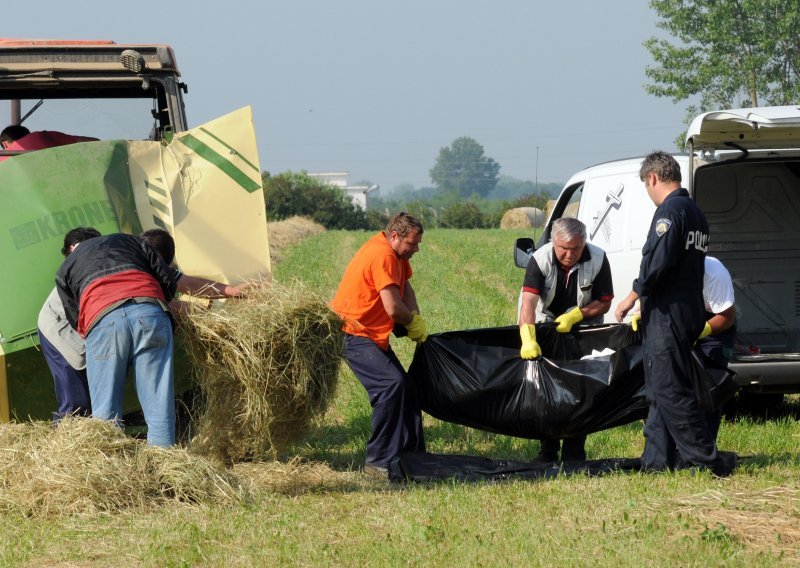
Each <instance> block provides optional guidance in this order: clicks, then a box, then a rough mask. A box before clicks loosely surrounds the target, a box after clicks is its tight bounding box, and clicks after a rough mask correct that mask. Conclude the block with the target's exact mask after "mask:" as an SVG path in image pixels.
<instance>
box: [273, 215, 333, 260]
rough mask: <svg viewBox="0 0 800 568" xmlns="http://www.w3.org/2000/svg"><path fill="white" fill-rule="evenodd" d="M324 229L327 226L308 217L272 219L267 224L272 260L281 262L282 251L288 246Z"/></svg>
mask: <svg viewBox="0 0 800 568" xmlns="http://www.w3.org/2000/svg"><path fill="white" fill-rule="evenodd" d="M323 231H325V227H323V226H322V225H320V224H319V223H316V222H314V221H312V220H311V219H308V218H306V217H298V216H294V217H290V218H289V219H284V220H283V221H270V222H269V224H268V225H267V235H268V236H267V238H268V240H269V256H270V260H271V261H272V262H279V261H280V259H281V252H282V251H283V250H284V249H286V247H288V246H291V245H294V244H297V243H299V242H300V241H302V240H303V239H305V238H306V237H310V236H312V235H316V234H318V233H322V232H323Z"/></svg>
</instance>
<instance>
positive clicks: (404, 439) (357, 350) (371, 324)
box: [331, 213, 428, 477]
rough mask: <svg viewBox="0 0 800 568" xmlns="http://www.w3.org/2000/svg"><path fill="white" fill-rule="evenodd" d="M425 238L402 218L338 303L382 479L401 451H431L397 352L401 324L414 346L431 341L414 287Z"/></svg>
mask: <svg viewBox="0 0 800 568" xmlns="http://www.w3.org/2000/svg"><path fill="white" fill-rule="evenodd" d="M422 232H423V228H422V224H421V223H420V222H419V221H418V220H417V219H416V218H414V217H412V216H411V215H408V214H406V213H399V214H398V215H396V216H395V217H394V218H393V219H392V220H391V221H389V224H388V225H387V226H386V230H385V231H381V232H380V233H378V234H377V235H375V236H374V237H372V238H371V239H369V240H368V241H367V242H366V243H364V245H363V246H362V247H361V248H360V249H359V250H358V252H357V253H356V254H355V256H353V258H352V259H351V260H350V263H349V264H348V265H347V268H346V269H345V272H344V276H343V277H342V281H341V282H340V283H339V289H338V290H337V291H336V295H335V296H334V298H333V300H332V301H331V308H333V310H334V311H335V312H336V313H338V314H339V315H340V316H341V317H342V318H343V319H344V321H345V323H344V326H343V327H342V329H343V330H344V332H345V359H346V361H347V364H348V365H349V366H350V368H351V369H352V370H353V373H354V374H355V375H356V377H358V380H359V381H360V382H361V384H362V385H363V386H364V389H366V391H367V394H368V395H369V402H370V404H371V405H372V435H371V436H370V439H369V441H368V442H367V453H366V460H365V464H364V471H365V472H366V473H369V474H372V475H378V476H381V477H387V476H388V465H389V462H390V461H391V459H392V458H393V457H395V456H396V455H398V454H399V453H400V452H415V451H425V440H424V437H423V434H422V413H421V411H420V407H419V400H418V399H417V395H416V391H415V390H414V389H413V388H412V387H409V385H408V380H409V379H408V375H407V373H406V371H405V369H403V366H402V365H401V363H400V361H399V360H398V358H397V356H396V355H395V353H394V351H392V348H391V347H390V346H389V334H390V333H392V330H393V329H395V325H396V324H397V325H399V326H402V327H404V328H405V329H406V330H407V332H408V337H409V338H410V339H412V340H414V341H417V342H421V341H425V340H426V339H427V338H428V331H427V326H426V324H425V320H423V319H422V316H420V315H419V306H418V305H417V298H416V296H415V294H414V289H413V288H412V287H411V284H410V283H409V281H408V280H409V278H411V274H412V272H411V265H410V264H409V262H408V260H409V259H410V258H411V257H412V256H413V255H414V253H416V252H417V251H418V250H419V243H420V242H421V241H422Z"/></svg>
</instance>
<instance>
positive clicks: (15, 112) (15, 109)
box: [11, 99, 22, 124]
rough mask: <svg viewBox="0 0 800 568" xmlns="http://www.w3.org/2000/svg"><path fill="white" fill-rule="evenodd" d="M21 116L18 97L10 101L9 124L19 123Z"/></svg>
mask: <svg viewBox="0 0 800 568" xmlns="http://www.w3.org/2000/svg"><path fill="white" fill-rule="evenodd" d="M21 116H22V107H21V105H20V100H19V99H14V100H12V101H11V124H19V121H20V117H21Z"/></svg>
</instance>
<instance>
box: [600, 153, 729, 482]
mask: <svg viewBox="0 0 800 568" xmlns="http://www.w3.org/2000/svg"><path fill="white" fill-rule="evenodd" d="M639 177H640V179H641V180H642V181H643V182H644V185H645V189H646V190H647V194H648V196H649V197H650V199H651V200H652V201H653V203H654V204H655V205H656V211H655V213H654V214H653V221H652V223H651V224H650V229H649V232H648V235H647V241H646V242H645V245H644V248H643V249H642V261H641V265H640V267H639V276H638V278H637V279H636V280H635V281H634V282H633V290H632V291H631V293H630V294H628V296H627V297H626V298H625V299H624V300H622V301H621V302H620V303H619V304H618V305H617V309H616V312H615V316H616V319H617V321H620V322H621V321H622V318H624V317H625V315H626V314H627V313H628V311H629V310H630V309H631V308H632V307H633V306H634V304H635V302H636V300H637V299H638V300H640V303H641V310H642V320H641V325H642V326H643V336H642V337H643V339H642V352H643V356H644V376H645V385H646V388H647V400H648V403H649V412H648V416H647V422H646V423H645V428H644V435H645V448H644V453H643V454H642V469H643V470H650V471H661V470H668V469H680V468H685V467H699V468H707V469H710V470H711V471H712V472H713V473H714V474H716V475H729V474H730V473H731V471H732V470H733V468H734V467H735V465H736V457H735V455H733V454H729V453H721V452H718V451H717V444H716V440H715V435H714V433H713V432H712V429H711V428H710V426H709V423H708V420H707V418H706V416H705V414H704V412H703V411H702V409H701V408H700V406H699V404H698V402H697V399H696V397H695V394H694V390H693V388H692V384H691V381H690V365H691V354H690V351H691V349H692V345H693V344H694V343H695V341H697V339H698V338H701V337H703V336H704V334H707V331H708V328H707V326H706V310H705V305H704V302H703V273H704V262H705V256H706V250H707V248H708V232H709V231H708V221H707V220H706V218H705V216H704V215H703V213H702V211H700V209H699V208H698V207H697V205H696V204H695V203H694V201H693V200H692V198H691V197H690V196H689V193H688V192H687V191H686V189H683V188H682V187H681V172H680V166H679V165H678V163H677V161H676V160H675V159H674V158H673V157H672V156H670V155H669V154H667V153H665V152H653V153H651V154H649V155H648V156H646V157H645V159H644V161H643V162H642V166H641V169H640V170H639Z"/></svg>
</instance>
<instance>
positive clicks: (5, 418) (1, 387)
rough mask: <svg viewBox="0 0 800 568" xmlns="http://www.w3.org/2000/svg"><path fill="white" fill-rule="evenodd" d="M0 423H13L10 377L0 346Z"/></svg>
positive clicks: (0, 346)
mask: <svg viewBox="0 0 800 568" xmlns="http://www.w3.org/2000/svg"><path fill="white" fill-rule="evenodd" d="M0 422H11V410H10V407H9V404H8V376H7V375H6V356H5V353H3V346H2V345H0Z"/></svg>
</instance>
